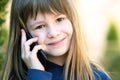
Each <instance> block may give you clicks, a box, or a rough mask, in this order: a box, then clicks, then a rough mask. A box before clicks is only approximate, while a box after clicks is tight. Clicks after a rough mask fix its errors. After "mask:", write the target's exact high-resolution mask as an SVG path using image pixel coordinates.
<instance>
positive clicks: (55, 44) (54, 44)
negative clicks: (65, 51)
mask: <svg viewBox="0 0 120 80" xmlns="http://www.w3.org/2000/svg"><path fill="white" fill-rule="evenodd" d="M64 39H65V38H64ZM64 39H62V40H60V41H58V42H55V43H51V44H49V45H52V46H58V45H59V44H60V43H62V42H63V41H64Z"/></svg>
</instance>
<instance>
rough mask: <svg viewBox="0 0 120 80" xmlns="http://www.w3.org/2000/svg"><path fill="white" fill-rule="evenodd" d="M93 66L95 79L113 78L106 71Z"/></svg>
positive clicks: (107, 79) (106, 79) (105, 79)
mask: <svg viewBox="0 0 120 80" xmlns="http://www.w3.org/2000/svg"><path fill="white" fill-rule="evenodd" d="M91 67H92V70H93V74H94V77H95V80H112V79H111V78H110V76H109V75H108V74H107V73H106V72H104V71H102V70H99V69H97V68H95V67H94V66H93V65H92V66H91Z"/></svg>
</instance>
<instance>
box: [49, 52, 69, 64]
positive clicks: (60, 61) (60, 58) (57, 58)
mask: <svg viewBox="0 0 120 80" xmlns="http://www.w3.org/2000/svg"><path fill="white" fill-rule="evenodd" d="M47 58H48V60H49V61H50V62H53V63H55V64H58V65H61V66H62V65H63V64H64V63H65V61H66V58H67V54H64V55H61V56H51V55H47Z"/></svg>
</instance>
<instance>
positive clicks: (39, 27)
mask: <svg viewBox="0 0 120 80" xmlns="http://www.w3.org/2000/svg"><path fill="white" fill-rule="evenodd" d="M45 26H46V25H39V26H37V27H36V28H35V29H41V28H44V27H45Z"/></svg>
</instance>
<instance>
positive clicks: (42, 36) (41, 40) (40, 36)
mask: <svg viewBox="0 0 120 80" xmlns="http://www.w3.org/2000/svg"><path fill="white" fill-rule="evenodd" d="M33 36H34V37H38V44H43V43H44V41H45V38H46V35H45V33H40V32H35V33H34V34H33Z"/></svg>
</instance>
